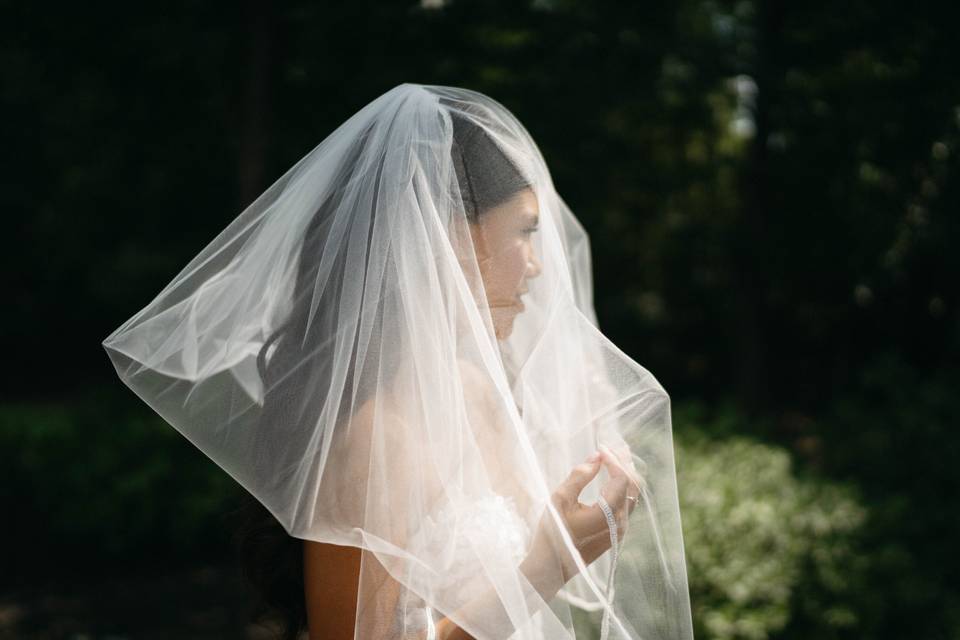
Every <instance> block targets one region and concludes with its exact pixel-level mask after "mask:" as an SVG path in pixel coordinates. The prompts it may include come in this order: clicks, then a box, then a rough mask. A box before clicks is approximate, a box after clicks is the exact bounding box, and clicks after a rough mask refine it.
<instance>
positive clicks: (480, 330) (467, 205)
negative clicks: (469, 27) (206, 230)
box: [103, 84, 692, 640]
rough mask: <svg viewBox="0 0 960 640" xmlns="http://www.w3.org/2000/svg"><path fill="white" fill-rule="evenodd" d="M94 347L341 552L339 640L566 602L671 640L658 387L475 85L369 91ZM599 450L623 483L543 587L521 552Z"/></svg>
mask: <svg viewBox="0 0 960 640" xmlns="http://www.w3.org/2000/svg"><path fill="white" fill-rule="evenodd" d="M521 195H522V196H525V198H524V197H521ZM494 215H496V216H499V217H498V218H497V220H498V225H499V226H496V227H495V228H493V230H491V228H488V227H490V225H485V224H484V221H485V220H492V219H493V218H487V217H486V216H494ZM533 218H538V221H533V222H531V220H532V219H533ZM531 225H532V226H531ZM486 234H489V237H487V235H486ZM518 261H522V262H524V264H520V265H518ZM510 278H514V280H510ZM103 344H104V347H105V348H106V350H107V353H108V355H109V356H110V359H111V360H112V362H113V364H114V366H115V368H116V370H117V372H118V373H119V375H120V377H121V378H122V379H123V381H124V382H125V383H126V384H127V385H128V386H129V387H130V388H131V389H132V390H133V391H134V392H135V393H136V394H137V395H138V396H140V397H141V398H142V399H143V400H144V401H145V402H146V403H147V404H149V406H150V407H152V408H153V409H154V410H155V411H156V412H157V413H159V414H160V415H161V416H163V418H164V419H165V420H166V421H168V422H169V423H170V424H171V425H173V426H174V427H175V428H176V429H178V430H179V431H180V432H181V433H182V434H183V435H184V436H186V437H187V438H188V439H189V440H190V441H191V442H193V443H194V444H195V445H196V446H197V447H199V448H200V449H201V450H202V451H203V452H204V453H206V454H207V455H208V456H209V457H210V458H211V459H213V460H214V461H215V462H216V463H217V464H218V465H219V466H220V467H222V468H223V469H224V470H225V471H226V472H227V473H229V474H230V475H231V476H232V477H233V478H234V479H235V480H236V481H237V482H239V483H240V484H241V485H242V486H243V487H244V488H245V489H246V490H247V491H249V492H250V493H251V494H253V495H254V496H255V497H256V498H257V499H258V500H260V501H261V502H262V503H263V504H264V505H265V506H266V507H267V508H268V509H269V510H270V511H271V513H272V514H273V515H274V516H275V517H276V519H277V520H278V521H279V522H280V523H281V524H282V525H283V526H284V527H285V528H286V530H287V531H288V532H289V533H290V535H292V536H295V537H298V538H303V539H306V540H316V541H320V542H330V543H335V544H339V545H352V546H355V547H359V548H361V549H362V550H363V555H362V558H363V560H362V562H363V567H362V570H361V581H360V590H359V596H358V602H357V614H356V615H357V621H356V628H357V637H358V638H380V637H383V638H412V637H417V638H429V637H430V634H431V633H434V631H433V629H435V625H436V622H437V621H438V620H439V619H440V618H441V617H447V618H449V619H450V620H452V621H453V622H455V623H456V624H457V625H459V626H460V627H462V628H463V629H464V630H466V631H467V632H469V633H470V634H471V635H473V636H474V637H476V638H484V639H486V638H489V639H502V638H507V637H512V638H538V639H544V638H546V639H550V640H559V639H563V638H581V637H583V635H582V633H581V635H577V632H576V630H575V625H574V624H573V621H572V617H571V614H572V611H573V610H574V609H578V608H579V609H581V610H585V611H590V612H594V614H593V615H595V617H596V618H597V619H600V618H601V617H602V618H604V619H605V620H604V623H603V626H604V633H605V634H607V635H608V637H611V638H631V639H644V640H657V639H666V638H670V639H686V638H691V637H692V632H691V624H690V611H689V601H688V593H687V582H686V570H685V565H684V555H683V543H682V536H681V529H680V515H679V510H678V503H677V489H676V481H675V470H674V458H673V447H672V436H671V422H670V404H669V398H668V396H667V394H666V393H665V392H664V390H663V389H662V388H661V386H660V385H659V384H658V382H657V381H656V379H655V378H654V377H653V376H652V375H651V374H650V373H649V372H648V371H647V370H645V369H644V368H643V367H641V366H640V365H638V364H637V363H636V362H634V361H633V360H631V359H630V358H629V357H628V356H626V355H625V354H624V353H622V352H621V351H620V350H619V349H617V347H616V346H614V345H613V344H612V343H611V342H610V341H609V340H608V339H607V338H606V337H604V335H603V334H602V333H601V332H600V331H599V330H598V328H597V322H596V318H595V315H594V310H593V302H592V283H591V271H590V246H589V243H588V238H587V236H586V234H585V233H584V230H583V228H582V227H581V225H580V224H579V223H578V221H577V220H576V218H575V217H574V216H573V214H572V213H571V211H570V210H569V209H568V207H567V206H566V205H565V203H564V202H563V200H562V199H561V198H560V196H559V195H558V194H557V193H556V191H555V190H554V186H553V184H552V182H551V179H550V175H549V172H548V170H547V167H546V164H545V162H544V159H543V157H542V156H541V154H540V152H539V150H538V149H537V147H536V145H535V144H534V142H533V140H532V139H531V137H530V135H529V134H528V133H527V131H526V130H525V129H524V128H523V126H522V125H521V124H520V123H519V122H518V121H517V120H516V118H515V117H514V116H513V115H512V114H510V112H508V111H507V110H506V109H505V108H504V107H503V106H502V105H500V104H499V103H497V102H495V101H493V100H491V99H490V98H488V97H486V96H484V95H481V94H479V93H476V92H473V91H468V90H463V89H456V88H450V87H438V86H422V85H416V84H403V85H400V86H398V87H396V88H394V89H392V90H390V91H388V92H387V93H385V94H384V95H382V96H380V97H379V98H377V99H376V100H374V101H373V102H371V103H370V104H368V105H367V106H366V107H364V108H363V109H362V110H360V111H359V112H358V113H356V114H355V115H354V116H353V117H351V118H350V119H349V120H347V121H346V122H345V123H344V124H343V125H341V126H340V127H339V128H338V129H337V130H336V131H334V132H333V133H332V134H331V135H330V136H329V137H327V138H326V139H325V140H324V141H323V142H322V143H320V144H319V145H318V146H317V147H316V148H314V149H313V150H312V151H310V152H309V153H308V154H307V155H306V156H305V157H303V158H302V159H301V160H300V161H299V162H297V163H296V164H295V165H294V166H293V167H292V168H290V169H289V170H288V171H287V172H286V173H285V174H284V175H283V176H282V177H281V178H280V179H279V180H277V181H276V182H275V183H274V184H273V185H272V186H271V187H270V188H269V189H267V190H266V191H265V192H264V193H263V194H262V195H261V196H260V197H259V198H257V200H256V201H255V202H253V203H252V204H251V205H250V206H249V207H247V208H246V209H245V210H244V211H243V212H242V213H241V214H240V215H239V217H237V218H236V219H235V220H234V221H233V222H231V223H230V224H229V225H228V226H227V227H226V229H225V230H224V231H223V232H222V233H220V235H218V236H217V237H216V238H215V239H214V240H213V241H212V242H211V243H210V244H209V245H208V246H207V247H206V248H204V249H203V250H202V251H201V252H200V254H199V255H197V256H196V257H195V258H194V259H193V260H192V261H191V262H190V263H189V264H188V265H187V266H186V267H185V268H184V269H183V270H182V271H181V272H180V273H179V274H178V275H177V276H176V277H175V278H174V279H173V281H172V282H171V283H170V284H169V285H168V286H167V287H165V288H164V289H163V290H162V291H161V292H160V293H159V295H157V296H156V298H154V300H153V301H152V302H150V304H148V305H147V306H146V307H145V308H144V309H143V310H142V311H140V312H139V313H137V314H136V315H134V316H133V317H132V318H130V319H129V320H128V321H126V322H124V323H123V325H122V326H120V327H119V328H118V329H117V330H115V331H114V332H113V333H111V334H110V336H109V337H107V338H106V340H104V342H103ZM600 445H605V446H607V447H609V448H610V449H611V450H614V451H618V452H620V454H619V455H621V456H622V457H623V460H624V464H627V465H632V466H631V468H633V469H635V470H636V471H637V472H638V473H639V475H640V476H641V478H642V482H641V485H642V492H641V494H640V496H639V498H640V500H639V503H638V505H637V508H635V509H633V511H632V515H631V516H630V518H629V525H628V526H627V528H626V530H625V531H621V532H620V536H619V538H618V540H619V541H622V545H621V546H618V547H616V548H614V549H612V550H611V551H609V552H607V553H605V554H604V555H603V556H602V557H600V558H599V559H597V560H596V561H594V562H592V563H591V564H589V565H588V564H585V563H584V562H583V561H582V559H580V558H579V556H578V555H577V554H576V553H575V551H576V548H577V544H578V541H577V540H575V539H574V538H573V536H571V535H569V532H568V534H567V535H561V536H560V538H559V539H558V544H557V547H556V549H555V553H556V566H557V567H560V566H561V564H562V562H561V560H562V557H563V556H564V555H567V556H568V557H570V558H576V562H577V563H578V569H579V572H578V573H577V574H576V575H575V576H572V577H570V576H564V578H563V581H562V582H561V583H558V585H561V584H562V586H560V588H559V590H556V589H555V590H553V591H550V592H547V593H544V591H543V589H540V588H538V585H537V584H534V583H532V582H531V580H530V579H529V576H528V575H527V574H525V573H524V572H523V571H521V569H520V563H521V561H522V560H523V559H524V557H525V556H526V554H527V552H528V550H529V549H528V545H530V541H531V536H532V533H533V532H534V531H535V530H536V528H537V527H538V523H540V522H541V519H543V518H547V519H552V520H553V521H554V522H555V523H556V524H558V525H559V524H560V516H559V513H558V510H557V509H556V507H555V505H554V504H553V502H552V501H551V499H550V497H551V493H552V492H553V490H554V489H555V488H556V487H557V485H558V484H560V483H561V482H562V481H564V479H565V478H566V477H567V476H568V474H569V473H570V470H571V468H572V467H573V466H574V465H577V464H580V463H582V462H583V460H584V458H585V457H586V456H587V455H588V454H590V453H591V452H593V451H594V450H596V449H597V448H598V447H599V446H600ZM606 477H607V472H606V471H601V473H600V475H599V476H598V477H597V478H596V479H595V480H593V481H592V482H591V483H590V484H589V485H587V487H586V489H585V490H584V492H583V494H582V495H581V496H580V501H581V502H583V503H584V504H586V505H591V504H593V503H594V501H596V500H597V499H598V497H599V496H600V489H601V487H602V486H603V484H604V479H605V478H606ZM611 507H614V508H618V507H619V505H615V504H611ZM558 530H559V529H558ZM615 556H616V558H615ZM614 560H616V563H615V564H616V567H615V571H613V569H614ZM550 564H551V560H550V558H549V557H548V558H546V559H541V565H544V566H543V570H544V571H549V570H550ZM557 571H559V568H558V569H557ZM611 574H612V575H611Z"/></svg>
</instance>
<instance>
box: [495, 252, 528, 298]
mask: <svg viewBox="0 0 960 640" xmlns="http://www.w3.org/2000/svg"><path fill="white" fill-rule="evenodd" d="M497 266H498V268H497V272H498V273H497V276H498V277H497V280H498V285H500V287H502V289H503V292H504V293H505V294H506V295H509V296H513V295H514V294H515V292H516V290H517V289H518V288H519V287H520V285H521V283H522V282H523V276H524V274H525V273H526V271H527V252H526V250H525V248H524V245H523V243H519V242H518V243H516V244H514V245H513V246H510V247H508V248H507V249H506V250H505V251H503V252H502V253H501V254H500V256H499V260H498V261H497Z"/></svg>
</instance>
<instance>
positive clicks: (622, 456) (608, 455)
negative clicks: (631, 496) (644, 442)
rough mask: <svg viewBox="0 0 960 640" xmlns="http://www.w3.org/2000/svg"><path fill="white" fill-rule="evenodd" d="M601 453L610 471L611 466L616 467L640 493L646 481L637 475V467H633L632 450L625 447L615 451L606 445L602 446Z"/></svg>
mask: <svg viewBox="0 0 960 640" xmlns="http://www.w3.org/2000/svg"><path fill="white" fill-rule="evenodd" d="M600 451H601V454H603V455H604V459H605V462H607V464H608V469H610V468H611V466H612V467H615V468H616V470H617V471H618V472H619V473H622V474H624V475H625V476H627V478H628V479H629V481H630V484H632V485H633V487H634V490H635V491H637V492H639V491H640V488H641V486H642V485H643V482H644V480H643V478H642V477H641V476H640V474H639V473H637V471H636V467H634V465H633V456H632V455H631V454H630V448H629V447H627V446H626V445H623V446H622V447H618V449H617V450H616V451H615V450H613V449H611V448H610V447H608V446H606V445H600Z"/></svg>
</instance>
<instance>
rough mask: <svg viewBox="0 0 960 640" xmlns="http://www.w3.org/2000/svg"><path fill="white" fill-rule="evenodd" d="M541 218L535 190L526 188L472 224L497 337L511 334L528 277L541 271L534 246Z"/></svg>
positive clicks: (484, 213)
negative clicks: (534, 237)
mask: <svg viewBox="0 0 960 640" xmlns="http://www.w3.org/2000/svg"><path fill="white" fill-rule="evenodd" d="M539 219H540V209H539V207H538V205H537V197H536V195H535V194H534V192H533V190H532V189H524V190H522V191H519V192H517V194H516V195H514V196H513V197H512V198H511V199H510V200H508V201H506V202H504V203H503V204H501V205H499V206H497V207H494V208H492V209H489V210H487V211H485V212H483V213H482V214H481V215H480V218H479V221H478V222H477V223H475V224H470V236H471V238H472V240H473V248H474V252H475V254H476V256H477V261H478V265H479V268H480V276H481V278H482V279H483V287H484V290H485V292H486V296H487V305H488V306H489V309H490V315H491V317H492V319H493V328H494V332H495V333H496V336H497V339H498V340H505V339H506V338H507V337H508V336H509V335H510V333H511V331H513V321H514V319H515V318H516V317H517V315H518V314H520V313H522V312H523V309H524V305H523V301H522V300H521V299H520V297H521V296H522V295H523V294H525V293H526V292H527V279H529V278H535V277H536V276H537V275H539V274H540V270H541V265H540V260H539V259H538V258H537V255H536V253H535V252H534V247H533V234H534V233H535V232H536V231H537V225H538V223H539Z"/></svg>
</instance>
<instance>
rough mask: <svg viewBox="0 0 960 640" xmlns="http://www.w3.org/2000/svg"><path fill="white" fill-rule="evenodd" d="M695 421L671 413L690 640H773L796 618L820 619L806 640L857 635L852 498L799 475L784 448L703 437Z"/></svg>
mask: <svg viewBox="0 0 960 640" xmlns="http://www.w3.org/2000/svg"><path fill="white" fill-rule="evenodd" d="M694 416H695V407H691V408H687V410H683V409H681V410H680V411H679V412H678V413H675V424H678V425H684V426H683V427H681V429H682V431H681V432H680V433H681V435H680V436H679V437H678V439H677V464H678V481H679V490H680V499H681V504H680V511H681V514H682V519H683V531H684V543H685V547H686V553H687V571H688V575H689V581H690V597H691V601H692V606H693V611H694V621H695V625H696V629H695V634H696V637H698V638H702V639H716V640H763V639H766V638H771V637H777V634H778V632H781V631H783V630H784V629H785V628H786V627H787V626H788V624H790V622H791V618H792V616H793V613H794V610H795V609H801V610H803V609H816V610H817V617H816V618H815V619H813V620H811V621H809V622H810V624H809V625H808V626H807V627H806V628H805V629H804V632H805V633H806V634H808V635H806V637H817V638H830V637H837V632H838V631H842V630H846V629H850V628H853V627H855V626H856V623H857V622H858V619H857V611H856V597H857V596H856V594H857V592H858V589H860V588H862V587H863V586H864V580H863V576H864V571H865V566H866V558H865V557H864V556H863V554H862V550H861V549H859V548H858V540H859V536H860V534H861V528H862V526H863V524H864V522H865V520H866V510H865V509H864V508H863V506H861V504H860V502H859V500H858V498H857V496H856V493H855V492H854V491H853V490H852V489H851V488H849V487H844V486H838V485H836V484H834V483H831V482H829V481H825V480H824V479H822V478H819V477H816V476H810V475H804V474H798V473H797V472H796V468H795V465H794V464H793V462H792V460H791V455H790V453H789V452H788V451H786V450H785V449H783V448H781V447H776V446H772V445H769V444H764V443H761V442H757V441H756V440H754V439H752V438H747V437H744V436H733V437H722V438H720V437H717V436H713V435H708V434H709V426H710V425H709V424H705V423H703V422H701V421H698V420H697V419H696V418H695V417H694ZM731 418H732V419H734V420H736V419H738V417H737V416H735V415H734V416H729V415H728V416H727V417H726V419H731ZM691 423H692V424H694V425H696V426H695V427H690V426H687V425H690V424H691Z"/></svg>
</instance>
